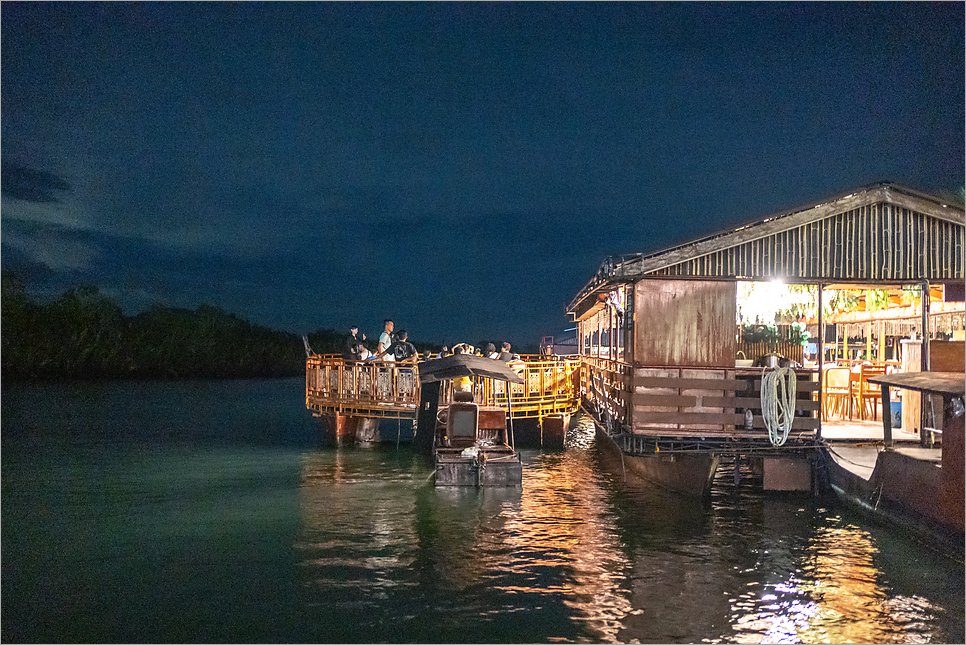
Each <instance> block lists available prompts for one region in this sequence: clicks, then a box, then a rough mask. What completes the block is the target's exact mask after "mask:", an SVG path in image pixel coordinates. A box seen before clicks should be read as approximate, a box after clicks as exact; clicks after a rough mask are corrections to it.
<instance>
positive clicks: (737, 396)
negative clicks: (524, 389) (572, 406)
mask: <svg viewBox="0 0 966 645" xmlns="http://www.w3.org/2000/svg"><path fill="white" fill-rule="evenodd" d="M815 377H816V375H815V374H814V373H812V372H810V371H807V370H803V371H800V372H798V373H797V374H796V385H797V388H796V389H797V397H796V402H795V408H796V410H795V412H796V416H795V418H794V419H793V422H792V433H793V434H794V435H795V437H796V438H798V439H809V440H811V439H814V437H815V433H816V430H817V429H818V428H819V424H820V421H819V419H818V413H819V409H820V402H819V401H818V397H817V396H816V393H817V392H818V387H819V385H818V382H817V380H816V379H815ZM761 384H762V373H761V371H760V370H736V369H724V368H722V369H717V368H683V367H667V366H654V367H633V366H631V365H628V364H627V363H622V362H620V361H614V360H608V359H598V358H590V357H584V371H583V376H582V379H581V394H582V396H584V397H585V399H586V400H588V401H589V402H590V403H591V405H593V406H594V407H595V408H596V410H597V416H598V417H599V418H600V420H601V421H602V422H605V423H611V425H612V426H613V427H612V428H611V429H610V432H612V433H613V434H617V433H620V432H626V433H632V434H633V436H635V437H639V438H640V437H654V438H665V437H678V438H692V439H703V440H711V441H712V442H715V441H734V440H752V441H755V440H764V439H767V436H768V433H767V429H766V427H765V422H764V419H763V417H762V412H761V406H762V404H761ZM746 410H751V412H752V425H751V428H745V426H744V412H745V411H746ZM621 428H622V429H623V430H621Z"/></svg>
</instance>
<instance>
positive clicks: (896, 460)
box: [826, 372, 964, 559]
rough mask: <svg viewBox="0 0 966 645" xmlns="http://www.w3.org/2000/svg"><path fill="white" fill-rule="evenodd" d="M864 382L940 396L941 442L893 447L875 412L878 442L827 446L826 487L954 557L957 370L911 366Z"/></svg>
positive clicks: (959, 550)
mask: <svg viewBox="0 0 966 645" xmlns="http://www.w3.org/2000/svg"><path fill="white" fill-rule="evenodd" d="M870 381H872V382H874V383H877V384H879V385H880V386H881V387H882V399H883V401H888V400H889V388H890V386H891V387H900V388H904V389H908V390H912V391H918V392H922V393H926V394H937V395H941V396H942V397H943V402H944V403H943V423H942V429H941V432H940V434H941V442H942V443H941V447H940V448H934V447H921V446H915V445H912V446H896V445H894V443H893V441H892V420H891V418H890V415H883V417H882V425H883V446H882V447H881V449H880V447H878V446H865V447H845V446H830V447H828V448H827V450H826V454H827V465H828V478H829V485H830V487H831V488H832V490H833V491H834V492H835V494H836V495H837V496H838V497H839V499H841V500H842V501H843V502H845V503H846V504H847V505H849V506H851V507H853V508H856V509H858V510H859V511H861V512H864V513H866V514H868V515H869V516H871V517H872V518H874V519H877V520H879V521H881V522H882V523H884V524H887V525H890V526H893V527H896V528H898V529H899V530H901V531H902V532H903V533H906V534H909V535H912V536H914V537H917V538H919V539H920V540H921V541H923V542H925V543H926V544H928V545H930V546H932V547H934V548H935V549H936V550H939V551H942V552H945V553H947V554H950V555H953V556H956V557H958V558H960V559H962V557H963V552H964V531H963V526H964V524H963V517H964V485H963V481H964V472H963V463H964V462H963V459H964V448H963V447H964V443H963V401H962V397H963V392H964V380H963V375H962V374H961V373H954V372H912V373H902V374H890V375H885V376H881V377H877V378H874V379H870Z"/></svg>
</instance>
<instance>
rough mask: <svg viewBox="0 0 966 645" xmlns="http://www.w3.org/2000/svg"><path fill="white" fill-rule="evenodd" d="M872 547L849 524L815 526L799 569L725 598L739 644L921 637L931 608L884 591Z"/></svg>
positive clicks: (886, 640) (885, 640) (911, 639)
mask: <svg viewBox="0 0 966 645" xmlns="http://www.w3.org/2000/svg"><path fill="white" fill-rule="evenodd" d="M875 554H876V548H875V546H874V545H873V544H872V541H871V539H870V537H869V535H868V534H867V533H866V532H864V531H862V530H860V529H857V528H855V527H847V528H824V529H820V530H819V531H818V532H817V533H816V535H815V536H814V538H813V539H812V541H811V542H810V544H809V545H808V548H807V550H806V552H805V554H804V556H805V560H804V562H803V563H802V568H801V569H800V570H799V571H798V572H796V574H795V575H793V576H789V578H788V579H787V580H785V581H783V582H781V583H772V584H765V585H761V587H760V588H758V589H753V590H750V591H749V592H747V593H745V594H743V595H742V596H740V597H739V598H736V599H734V601H733V603H732V626H733V628H734V629H735V631H736V632H737V634H736V638H735V640H736V642H740V643H761V642H767V643H903V642H920V641H921V640H922V639H923V638H926V639H927V640H928V637H927V636H926V635H924V634H923V633H922V631H921V629H915V630H912V629H910V626H911V625H912V624H916V623H918V625H919V627H920V628H921V627H922V626H923V625H924V624H925V623H927V622H928V620H929V617H930V616H931V615H932V614H934V608H933V607H931V606H930V605H929V603H928V602H926V601H924V600H923V599H910V598H904V597H901V596H899V597H896V596H893V597H892V598H890V597H889V596H888V591H887V589H885V588H884V587H883V586H882V585H881V584H880V583H879V581H878V570H877V568H876V566H875V564H874V562H873V558H874V556H875Z"/></svg>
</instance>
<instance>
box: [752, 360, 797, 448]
mask: <svg viewBox="0 0 966 645" xmlns="http://www.w3.org/2000/svg"><path fill="white" fill-rule="evenodd" d="M796 383H797V379H796V377H795V370H793V369H792V368H790V367H779V368H778V369H776V370H774V371H772V372H768V373H767V374H765V375H764V377H763V378H762V379H761V416H762V418H763V419H764V421H765V427H766V428H767V429H768V440H769V441H770V442H771V445H773V446H781V445H783V444H784V443H785V440H787V439H788V433H789V431H790V430H791V429H792V421H794V420H795V386H796Z"/></svg>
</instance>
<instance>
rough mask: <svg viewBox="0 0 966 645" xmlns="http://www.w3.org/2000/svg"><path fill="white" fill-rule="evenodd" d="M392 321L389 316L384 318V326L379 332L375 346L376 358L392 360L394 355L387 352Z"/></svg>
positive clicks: (390, 340) (390, 338)
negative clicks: (377, 342) (377, 343)
mask: <svg viewBox="0 0 966 645" xmlns="http://www.w3.org/2000/svg"><path fill="white" fill-rule="evenodd" d="M393 327H394V323H393V322H392V320H390V319H389V318H386V320H385V328H384V329H383V332H382V333H381V334H379V345H377V346H376V360H382V361H394V360H396V358H395V356H393V355H392V354H388V353H387V352H388V351H389V346H390V345H392V330H393Z"/></svg>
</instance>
